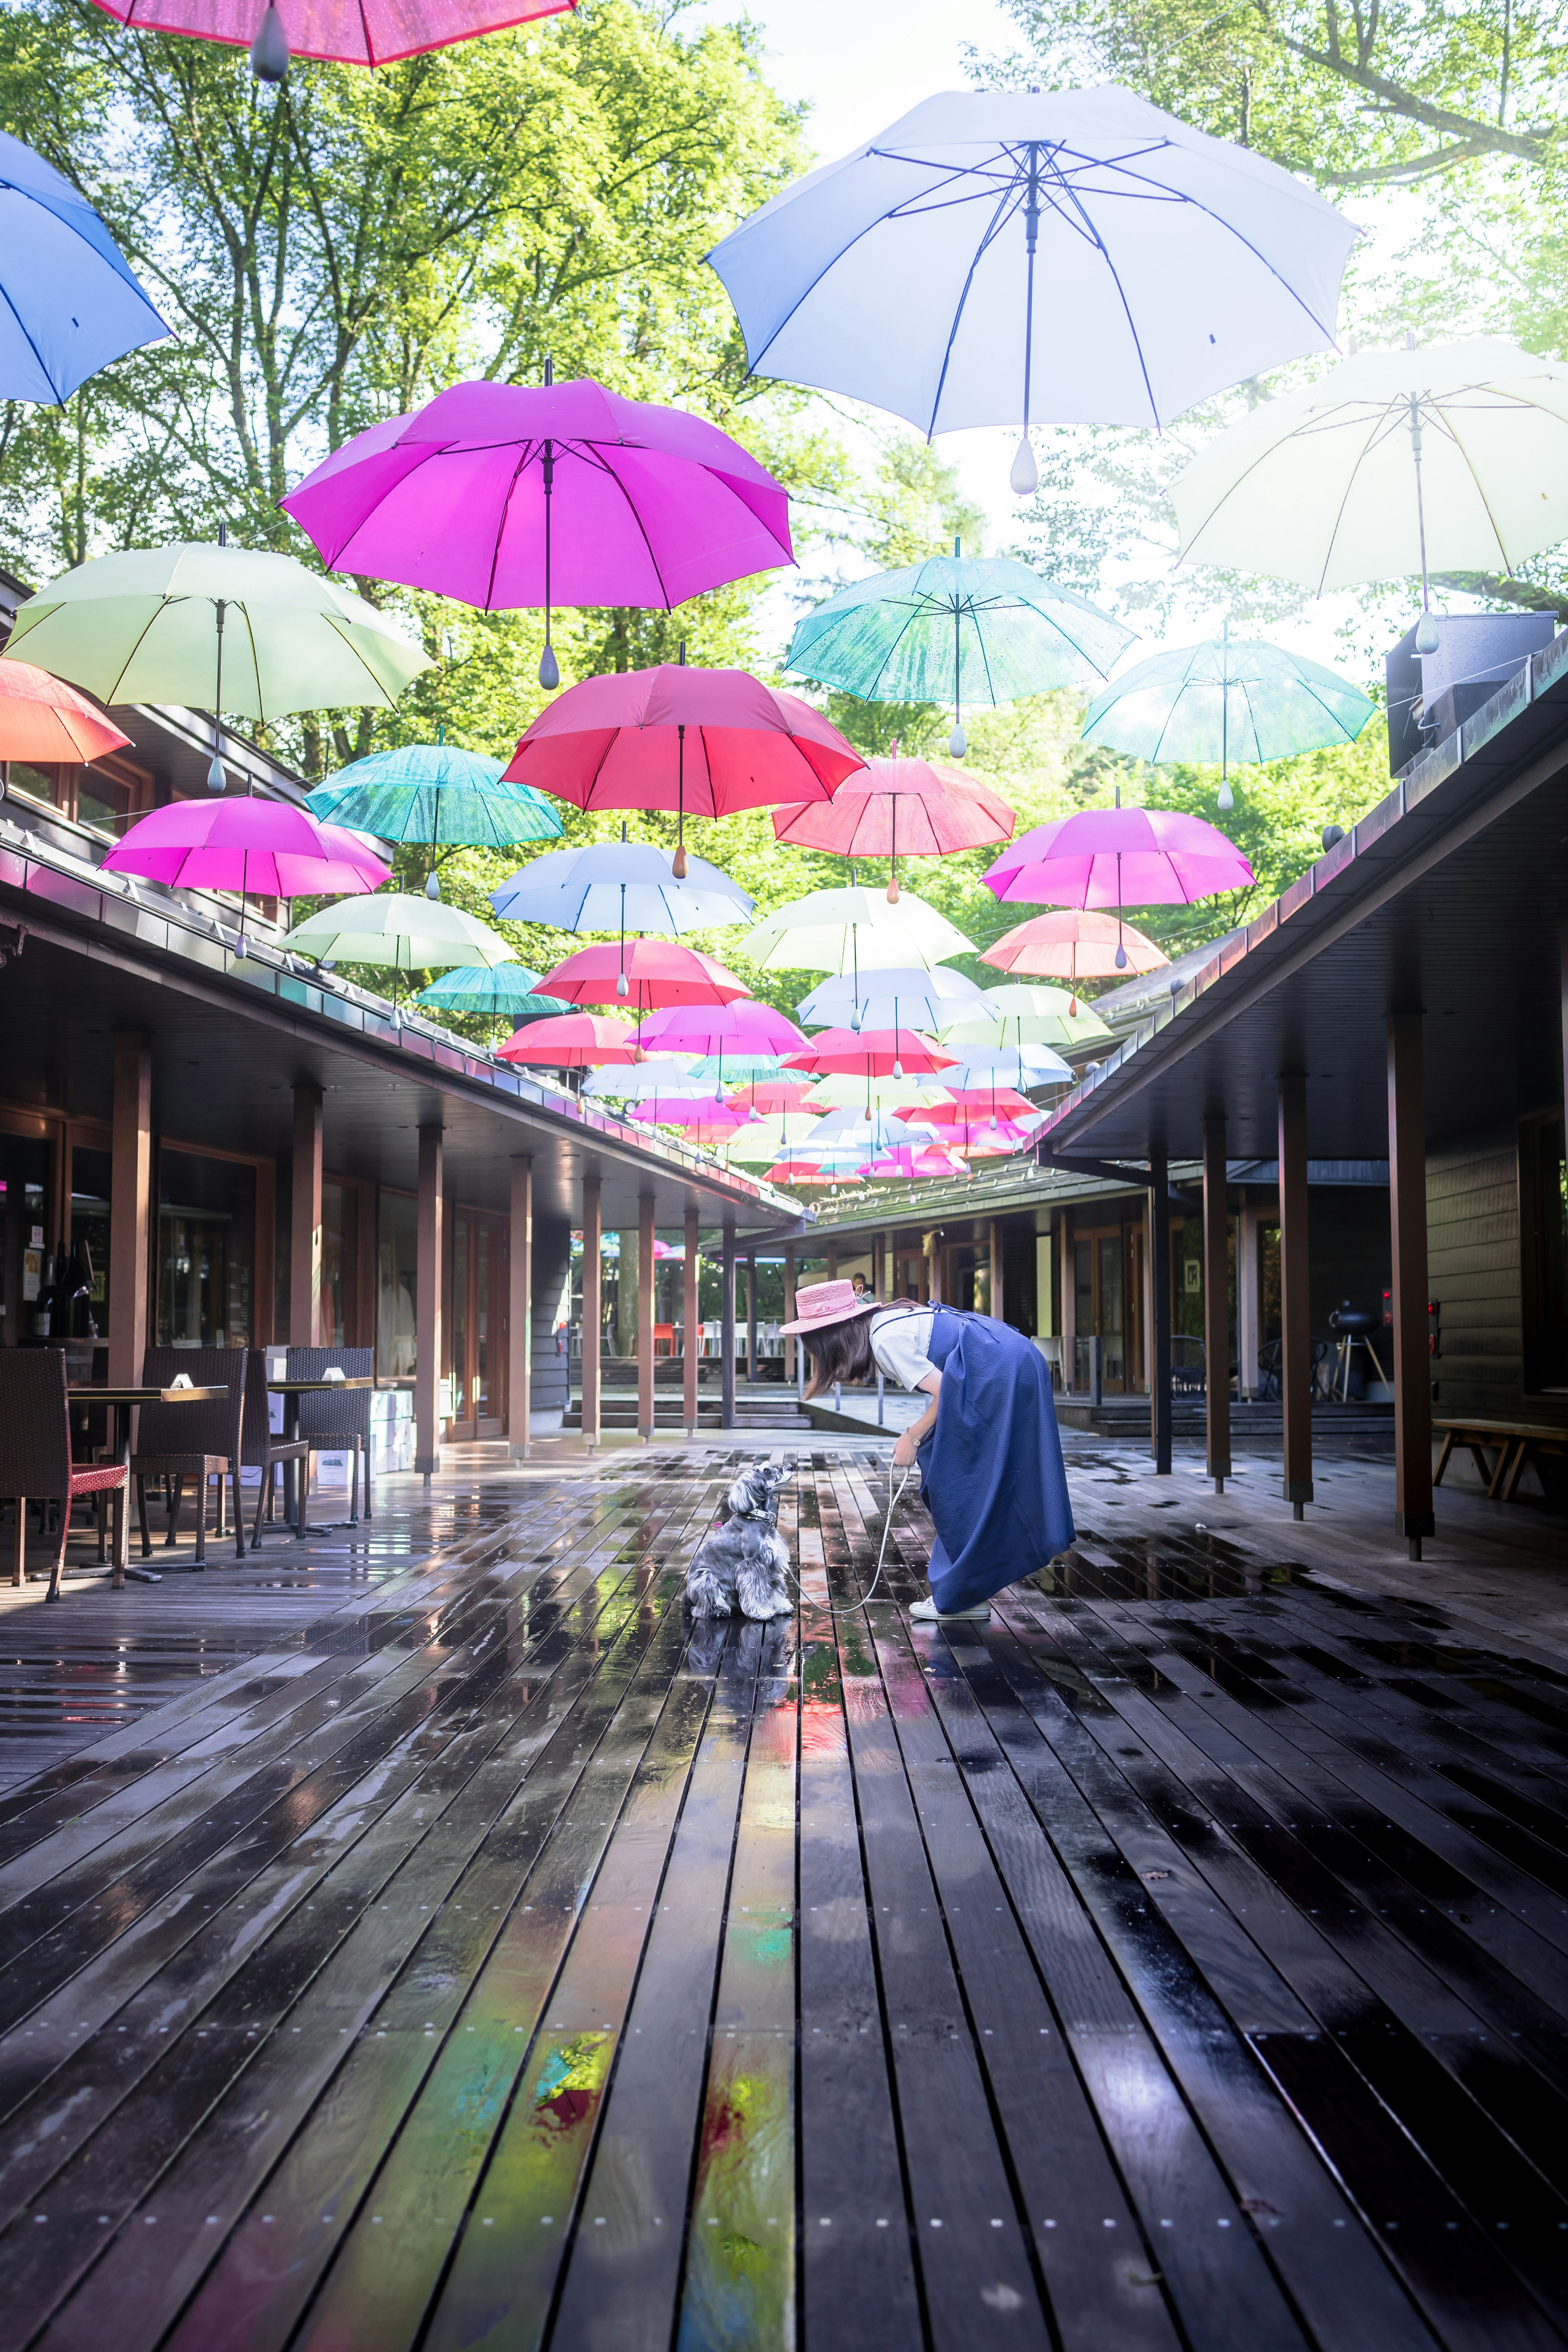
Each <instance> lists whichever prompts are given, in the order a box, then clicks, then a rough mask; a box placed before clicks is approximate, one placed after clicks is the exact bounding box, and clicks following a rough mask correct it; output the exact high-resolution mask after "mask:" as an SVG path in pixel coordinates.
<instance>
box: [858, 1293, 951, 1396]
mask: <svg viewBox="0 0 1568 2352" xmlns="http://www.w3.org/2000/svg"><path fill="white" fill-rule="evenodd" d="M935 1321H936V1316H935V1313H934V1311H933V1309H932V1308H931V1307H898V1308H889V1307H883V1308H882V1309H881V1311H880V1313H879V1314H876V1315H873V1316H872V1318H871V1329H870V1332H869V1335H868V1336H869V1338H870V1342H871V1353H872V1354H873V1356H875V1358H876V1359H877V1361H878V1363H879V1365H880V1366H881V1368H882V1370H883V1371H885V1372H886V1373H887V1375H888V1377H889V1380H895V1381H898V1383H899V1385H900V1388H906V1389H918V1388H919V1386H920V1384H921V1381H923V1380H926V1379H929V1377H930V1375H931V1373H932V1372H934V1371H935V1370H937V1367H936V1365H935V1364H933V1363H932V1362H931V1358H930V1356H929V1355H928V1354H927V1353H926V1349H928V1348H929V1347H930V1345H931V1330H932V1327H933V1326H934V1324H935Z"/></svg>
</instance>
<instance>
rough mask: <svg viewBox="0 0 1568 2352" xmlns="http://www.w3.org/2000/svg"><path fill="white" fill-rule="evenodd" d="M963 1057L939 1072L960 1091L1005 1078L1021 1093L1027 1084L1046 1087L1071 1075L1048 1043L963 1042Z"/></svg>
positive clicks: (961, 1048) (951, 1086) (948, 1085)
mask: <svg viewBox="0 0 1568 2352" xmlns="http://www.w3.org/2000/svg"><path fill="white" fill-rule="evenodd" d="M959 1052H960V1055H961V1056H962V1059H961V1060H959V1061H958V1062H957V1063H956V1064H955V1065H954V1066H953V1067H952V1069H951V1070H947V1071H944V1072H943V1074H942V1080H943V1085H944V1087H947V1088H949V1089H952V1088H953V1087H956V1088H957V1089H958V1090H959V1091H960V1092H962V1091H963V1089H964V1088H965V1087H984V1086H989V1085H990V1084H991V1083H992V1081H993V1080H994V1079H996V1078H1004V1079H1005V1081H1006V1082H1007V1084H1008V1085H1009V1086H1015V1087H1017V1088H1018V1089H1019V1091H1020V1093H1021V1092H1023V1091H1024V1090H1025V1089H1026V1087H1047V1086H1051V1085H1053V1084H1055V1083H1057V1082H1058V1081H1059V1080H1060V1079H1063V1078H1070V1077H1071V1076H1072V1075H1073V1073H1072V1067H1071V1065H1070V1064H1069V1063H1067V1062H1064V1061H1063V1059H1062V1057H1061V1055H1059V1054H1056V1053H1053V1052H1052V1050H1051V1048H1050V1047H1049V1046H1048V1045H962V1046H960V1048H959Z"/></svg>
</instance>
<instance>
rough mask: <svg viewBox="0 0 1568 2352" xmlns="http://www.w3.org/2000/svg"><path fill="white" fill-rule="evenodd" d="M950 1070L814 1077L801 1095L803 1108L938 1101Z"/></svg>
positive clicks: (879, 1106) (861, 1107)
mask: <svg viewBox="0 0 1568 2352" xmlns="http://www.w3.org/2000/svg"><path fill="white" fill-rule="evenodd" d="M951 1077H952V1071H951V1070H942V1071H939V1072H938V1073H937V1074H936V1075H935V1076H930V1077H923V1078H907V1077H906V1078H873V1077H864V1076H858V1075H842V1074H839V1073H835V1074H834V1075H832V1076H828V1077H825V1078H818V1079H816V1081H815V1083H814V1084H813V1086H812V1088H811V1091H810V1093H809V1094H807V1095H806V1096H805V1108H806V1109H807V1110H860V1111H868V1110H891V1109H894V1108H899V1109H906V1110H912V1109H913V1108H915V1107H916V1106H917V1105H918V1104H921V1103H929V1102H940V1101H941V1100H942V1095H943V1092H944V1090H945V1087H946V1082H947V1080H948V1079H949V1078H951Z"/></svg>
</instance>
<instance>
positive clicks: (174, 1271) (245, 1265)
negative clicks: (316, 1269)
mask: <svg viewBox="0 0 1568 2352" xmlns="http://www.w3.org/2000/svg"><path fill="white" fill-rule="evenodd" d="M158 1196H159V1197H158V1317H157V1332H158V1345H159V1346H160V1347H161V1348H248V1347H249V1346H250V1345H251V1335H252V1333H253V1331H254V1329H255V1328H256V1327H255V1316H254V1297H255V1280H256V1171H255V1169H254V1168H251V1167H249V1166H248V1165H247V1163H246V1162H245V1161H244V1160H211V1159H208V1158H207V1156H206V1155H205V1152H198V1151H163V1152H161V1153H160V1154H159V1160H158Z"/></svg>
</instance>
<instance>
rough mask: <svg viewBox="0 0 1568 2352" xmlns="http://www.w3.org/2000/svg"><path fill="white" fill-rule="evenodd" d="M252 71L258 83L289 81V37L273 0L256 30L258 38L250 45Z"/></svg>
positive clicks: (269, 0)
mask: <svg viewBox="0 0 1568 2352" xmlns="http://www.w3.org/2000/svg"><path fill="white" fill-rule="evenodd" d="M250 70H251V72H252V74H253V75H254V76H255V78H256V79H257V80H258V81H271V82H280V81H287V80H288V79H289V36H288V34H287V33H286V32H285V31H284V30H283V19H282V17H281V16H279V14H278V11H277V9H276V8H275V7H274V6H273V5H271V0H268V5H267V7H266V8H265V9H264V10H263V12H262V17H261V22H260V24H259V25H258V26H257V28H256V38H255V39H254V40H253V41H252V42H251V44H250Z"/></svg>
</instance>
